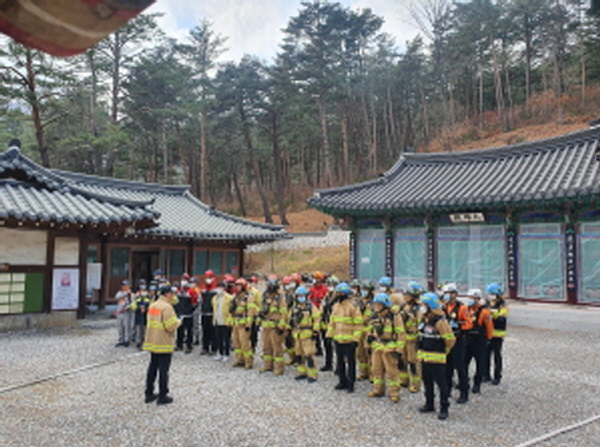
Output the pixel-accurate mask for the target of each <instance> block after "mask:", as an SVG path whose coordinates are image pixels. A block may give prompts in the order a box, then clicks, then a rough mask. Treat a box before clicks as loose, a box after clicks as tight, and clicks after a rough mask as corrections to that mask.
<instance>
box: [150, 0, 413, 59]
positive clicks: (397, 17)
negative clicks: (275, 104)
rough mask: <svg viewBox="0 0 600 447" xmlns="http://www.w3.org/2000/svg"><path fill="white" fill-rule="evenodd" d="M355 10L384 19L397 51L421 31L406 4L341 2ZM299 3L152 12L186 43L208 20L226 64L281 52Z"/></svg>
mask: <svg viewBox="0 0 600 447" xmlns="http://www.w3.org/2000/svg"><path fill="white" fill-rule="evenodd" d="M339 2H340V3H342V4H343V5H344V6H348V7H350V8H351V9H353V10H359V9H363V8H367V7H369V8H371V9H372V10H373V13H375V14H376V15H378V16H380V17H383V18H384V19H385V23H384V25H383V29H382V30H383V31H385V32H387V33H390V34H391V35H392V36H394V37H395V39H396V44H397V46H398V47H399V48H401V49H402V48H404V43H405V41H406V40H410V39H412V38H413V37H415V36H416V35H417V33H418V30H417V29H416V27H415V26H414V25H411V23H413V20H411V18H410V14H409V13H408V11H407V8H406V5H407V4H409V3H410V2H409V1H405V0H339ZM300 6H301V0H159V1H157V2H156V3H155V4H154V5H153V6H152V7H150V8H149V9H148V12H162V13H164V14H165V15H164V16H163V17H162V18H161V19H160V21H159V23H160V26H161V28H162V29H163V30H164V31H165V32H166V33H167V34H168V35H169V36H172V37H176V38H177V39H179V40H184V39H185V38H186V36H187V32H188V30H189V29H190V28H193V27H194V26H195V25H196V24H198V23H199V21H200V20H202V19H208V20H210V21H211V22H212V24H213V29H214V30H215V31H216V32H217V33H219V34H221V35H222V36H224V37H228V41H227V45H226V46H227V48H228V51H227V53H225V54H224V55H223V56H222V57H221V59H222V60H239V59H240V58H241V57H242V56H243V55H244V54H251V55H255V56H258V57H260V58H262V59H265V60H267V61H270V60H271V59H272V58H273V57H274V56H275V54H276V53H277V51H278V45H279V44H280V43H281V41H282V37H283V34H282V33H281V29H282V28H284V27H285V26H286V25H287V23H288V20H289V18H290V17H292V16H294V15H296V14H297V13H298V11H299V9H300Z"/></svg>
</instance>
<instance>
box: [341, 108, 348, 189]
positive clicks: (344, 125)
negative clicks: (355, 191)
mask: <svg viewBox="0 0 600 447" xmlns="http://www.w3.org/2000/svg"><path fill="white" fill-rule="evenodd" d="M347 119H348V118H347V116H346V112H345V111H344V109H343V107H342V110H340V124H341V128H342V175H341V178H342V182H343V183H344V185H347V184H349V183H350V178H349V175H350V150H349V147H348V146H349V145H348V121H347Z"/></svg>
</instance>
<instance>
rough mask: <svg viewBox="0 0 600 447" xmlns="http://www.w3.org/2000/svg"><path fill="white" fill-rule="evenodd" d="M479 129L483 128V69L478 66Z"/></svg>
mask: <svg viewBox="0 0 600 447" xmlns="http://www.w3.org/2000/svg"><path fill="white" fill-rule="evenodd" d="M479 129H483V69H482V68H481V67H479Z"/></svg>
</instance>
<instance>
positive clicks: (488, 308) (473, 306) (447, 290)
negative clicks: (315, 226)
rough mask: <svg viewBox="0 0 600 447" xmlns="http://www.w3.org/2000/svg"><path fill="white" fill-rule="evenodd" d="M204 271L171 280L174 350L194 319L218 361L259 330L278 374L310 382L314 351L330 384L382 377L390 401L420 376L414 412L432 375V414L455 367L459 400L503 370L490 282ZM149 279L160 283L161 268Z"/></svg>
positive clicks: (378, 389) (242, 348)
mask: <svg viewBox="0 0 600 447" xmlns="http://www.w3.org/2000/svg"><path fill="white" fill-rule="evenodd" d="M204 277H205V280H204V281H205V284H202V285H198V281H197V280H196V279H194V278H190V277H189V276H188V275H184V276H183V277H182V280H181V282H180V283H179V284H174V285H173V288H172V290H173V292H174V293H176V300H175V303H174V307H175V310H176V311H177V314H178V317H179V318H180V320H181V326H180V327H179V329H178V333H177V348H176V350H177V349H180V350H183V348H184V344H185V352H186V353H190V352H191V351H192V342H193V340H194V338H196V343H199V340H198V338H199V329H197V328H199V327H201V328H202V337H201V338H202V345H203V346H202V348H203V349H202V352H201V354H210V353H213V354H216V355H215V359H216V360H222V361H227V360H228V359H229V357H228V355H229V343H230V341H233V357H234V358H233V366H234V367H244V368H246V369H252V368H253V366H254V353H255V350H256V348H257V343H258V334H259V331H260V340H261V342H262V359H263V364H262V368H261V370H260V371H261V372H269V371H272V372H273V374H275V375H282V374H283V373H284V370H285V366H286V364H287V365H294V366H295V367H296V368H297V376H296V377H295V379H296V380H298V381H300V380H306V382H307V383H314V382H315V381H316V380H317V377H318V371H319V369H318V365H317V359H316V357H317V356H324V365H323V366H322V367H321V368H320V371H333V370H335V374H336V375H337V377H338V383H337V385H336V386H335V389H336V390H345V391H347V392H349V393H352V392H354V383H355V380H370V381H371V382H372V383H373V388H372V390H371V391H370V393H369V397H374V398H375V397H383V396H385V394H386V381H387V390H388V394H389V398H390V400H391V401H392V402H398V401H399V400H400V389H401V387H406V388H408V390H409V391H410V392H411V393H417V392H419V391H420V389H421V386H422V384H423V387H424V390H425V405H424V406H423V407H421V408H420V411H421V412H423V413H426V412H435V406H434V397H435V392H434V384H437V387H438V392H439V401H440V406H439V413H438V418H439V419H446V418H447V417H448V407H449V398H450V394H451V389H452V388H453V387H454V386H455V383H454V378H455V371H456V378H457V382H456V387H457V388H458V389H459V391H460V395H459V397H458V399H457V400H456V402H457V403H459V404H464V403H466V402H468V400H469V392H472V393H479V392H480V388H481V384H482V382H491V383H492V384H493V385H498V384H499V383H500V380H501V378H502V343H503V339H504V337H505V335H506V319H507V315H508V309H507V306H506V303H505V301H504V298H503V291H502V288H501V286H500V285H499V284H497V283H492V284H489V285H488V286H487V288H486V293H485V294H484V293H482V291H481V290H479V289H471V290H469V291H468V293H467V294H466V298H465V297H461V298H458V295H459V293H458V288H457V286H456V284H453V283H448V284H444V285H440V286H439V287H438V290H437V291H436V292H435V293H434V292H429V291H427V290H426V289H425V288H424V287H422V286H421V285H420V284H418V283H417V282H414V281H411V282H409V283H408V284H407V285H406V288H405V290H404V291H403V292H400V291H396V290H394V288H393V284H392V279H391V278H389V277H382V278H381V279H380V280H379V282H378V284H374V283H372V282H369V281H367V282H362V283H361V282H360V281H358V280H354V281H351V282H349V283H348V282H341V281H339V280H338V279H337V278H336V277H335V276H333V275H326V274H324V273H322V272H315V273H314V274H312V275H300V274H296V273H295V274H292V275H290V276H286V277H284V278H281V279H280V278H278V277H277V276H275V275H271V276H269V277H268V278H267V280H266V288H265V290H264V292H262V293H261V292H260V291H259V290H258V288H257V283H258V280H257V278H254V277H253V278H241V277H240V278H238V279H235V278H234V277H233V276H231V275H225V276H224V277H223V280H222V281H221V282H217V281H216V277H215V275H214V273H213V272H212V271H207V272H206V273H205V275H204ZM156 281H157V284H159V285H163V286H164V283H165V281H164V280H161V278H160V277H158V278H157V279H156ZM152 288H154V287H152ZM144 290H145V288H144V289H143V290H142V291H141V293H140V292H138V294H137V298H135V299H134V301H133V302H134V305H133V307H135V308H136V309H139V304H138V305H137V306H136V305H135V303H136V301H139V300H140V299H142V300H143V299H146V298H143V297H144V295H146V294H145V293H144ZM159 290H162V289H159ZM140 297H142V298H140ZM197 309H200V311H199V312H196V310H197ZM138 313H139V312H138ZM334 353H335V358H336V364H335V365H334V364H333V360H334ZM472 360H474V361H475V375H474V377H473V380H472V387H470V381H469V365H470V363H471V361H472ZM492 361H493V363H494V368H493V374H490V366H491V362H492ZM334 367H335V368H334ZM357 370H358V377H356V373H357Z"/></svg>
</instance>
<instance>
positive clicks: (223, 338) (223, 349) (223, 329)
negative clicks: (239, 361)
mask: <svg viewBox="0 0 600 447" xmlns="http://www.w3.org/2000/svg"><path fill="white" fill-rule="evenodd" d="M215 339H216V340H215V341H216V351H217V352H218V353H219V354H221V355H225V356H228V355H229V351H230V350H231V328H230V327H229V326H220V325H217V326H215Z"/></svg>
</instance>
